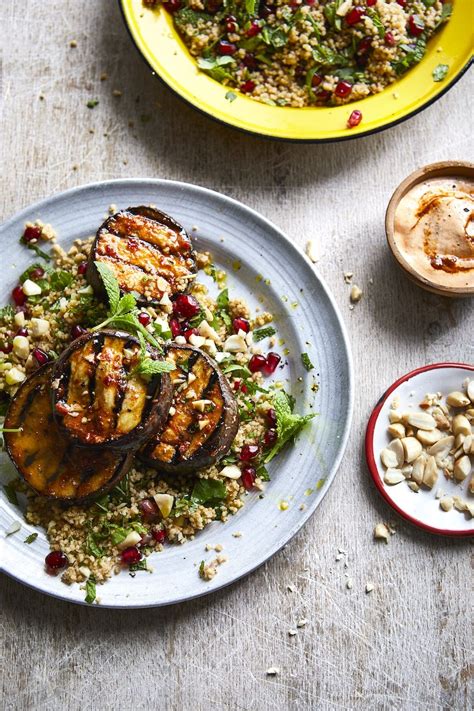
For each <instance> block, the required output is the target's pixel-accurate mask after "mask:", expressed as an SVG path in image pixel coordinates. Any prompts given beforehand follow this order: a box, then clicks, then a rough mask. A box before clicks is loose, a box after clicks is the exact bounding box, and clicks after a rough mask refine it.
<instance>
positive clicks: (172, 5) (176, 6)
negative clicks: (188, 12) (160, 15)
mask: <svg viewBox="0 0 474 711" xmlns="http://www.w3.org/2000/svg"><path fill="white" fill-rule="evenodd" d="M163 7H164V8H165V10H166V11H167V12H169V13H171V14H173V13H174V12H178V10H180V9H181V0H167V2H164V3H163Z"/></svg>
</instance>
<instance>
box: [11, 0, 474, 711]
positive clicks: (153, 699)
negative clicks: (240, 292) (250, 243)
mask: <svg viewBox="0 0 474 711" xmlns="http://www.w3.org/2000/svg"><path fill="white" fill-rule="evenodd" d="M0 13H1V14H0V18H1V26H2V36H3V38H4V46H3V76H2V100H3V101H2V103H3V120H2V131H1V147H2V155H3V170H2V179H1V180H2V183H1V185H2V198H3V200H2V210H1V212H2V218H6V217H7V216H9V215H10V214H12V213H13V212H15V211H16V210H18V209H20V208H21V207H23V206H25V205H27V204H28V203H31V202H32V201H34V200H36V199H39V198H42V197H45V196H47V195H49V194H51V193H53V192H55V191H59V190H62V189H64V188H68V187H71V186H74V185H78V184H81V183H85V182H90V181H94V180H103V179H109V178H118V177H130V176H133V177H165V178H176V179H181V180H184V181H189V182H194V183H198V184H201V185H205V186H208V187H211V188H214V189H217V190H219V191H221V192H225V193H227V194H229V195H232V196H233V197H235V198H238V199H241V200H243V201H244V202H246V203H247V204H249V205H251V206H252V207H255V208H257V209H259V210H260V211H261V212H262V213H263V214H265V215H267V216H268V217H270V218H271V219H272V220H273V221H274V222H276V223H277V224H278V225H279V226H280V227H281V228H283V229H284V230H285V231H286V232H287V233H288V234H289V235H290V236H291V237H292V239H294V240H295V242H297V243H298V244H300V245H303V244H304V242H305V241H306V239H307V238H308V237H312V238H315V239H317V240H318V241H319V242H320V244H321V247H322V251H323V258H322V259H321V262H320V266H319V268H320V271H321V274H322V275H323V276H324V278H325V279H326V281H327V283H328V284H329V286H330V288H331V289H332V291H333V293H334V294H335V297H336V299H337V301H338V303H339V304H340V307H341V309H342V312H343V314H344V316H345V318H346V321H347V324H348V328H349V331H350V335H351V338H352V344H353V350H354V359H355V368H356V379H357V398H356V410H355V418H354V425H353V430H352V436H351V440H350V444H349V447H348V450H347V454H346V456H345V459H344V463H343V465H342V467H341V470H340V472H339V475H338V477H337V480H336V482H335V484H334V486H333V487H332V489H331V491H330V492H329V494H328V496H327V498H326V499H325V501H324V503H323V505H322V506H321V508H320V509H318V512H317V514H316V515H315V516H314V517H313V519H312V521H311V522H310V523H309V524H308V525H307V526H306V527H305V529H304V530H303V532H302V533H301V534H300V535H299V536H298V537H297V539H296V540H294V541H293V542H291V543H290V544H289V545H288V546H287V547H286V549H285V550H284V551H283V552H282V553H280V554H279V555H277V556H276V557H275V558H274V559H273V560H272V561H270V562H269V563H268V564H267V565H265V566H264V567H263V568H262V569H260V570H259V571H257V572H256V573H254V574H253V575H252V576H250V577H249V578H247V579H246V580H244V581H241V582H239V583H237V584H236V585H234V586H233V587H232V588H230V589H228V590H225V591H224V592H222V593H220V594H216V595H214V596H211V597H209V598H207V599H203V600H200V601H198V602H192V603H189V604H184V605H181V606H179V607H172V608H169V609H163V610H150V611H136V612H119V611H117V612H113V611H106V610H99V609H85V608H78V607H74V606H72V605H67V604H65V603H61V602H57V601H55V600H52V599H49V598H46V597H42V596H40V595H39V594H38V593H36V592H32V591H30V590H28V589H26V588H24V587H22V586H21V585H19V584H17V583H15V582H13V581H11V580H9V579H7V578H6V577H1V578H0V600H1V609H0V637H1V640H2V641H1V646H0V668H1V675H0V689H1V691H0V707H1V708H3V709H5V710H7V709H8V710H13V709H21V710H23V709H35V710H38V711H43V710H44V711H46V710H48V711H51V710H52V709H63V708H68V709H71V711H72V710H75V709H81V710H82V711H88V710H89V709H91V710H92V709H115V710H117V709H120V710H121V709H124V710H125V709H130V708H135V709H148V708H157V709H173V710H175V709H176V710H181V709H194V710H195V711H201V710H203V711H204V710H205V709H209V708H211V709H224V710H227V709H228V710H229V711H230V710H232V711H234V710H235V709H239V710H240V709H242V710H244V709H245V710H247V709H252V710H255V709H257V710H259V711H260V710H262V711H264V710H265V711H266V710H267V709H268V710H275V711H277V710H280V709H292V711H293V710H296V709H297V710H301V711H302V710H303V709H366V708H369V709H409V710H411V709H416V710H418V709H420V710H421V709H429V710H430V711H435V710H436V711H437V710H440V711H441V710H444V709H467V708H470V706H471V702H472V697H471V698H470V697H469V676H470V673H472V666H471V667H470V666H469V664H470V661H471V659H472V657H471V656H470V648H471V646H472V645H471V643H472V634H471V632H472V625H471V620H470V604H469V592H470V589H471V583H472V577H471V575H472V574H471V571H470V567H469V550H470V549H469V546H468V544H467V543H466V542H462V541H459V542H455V541H447V540H442V539H440V538H433V537H430V536H429V535H426V534H423V533H422V532H420V531H417V530H415V529H413V528H411V527H410V526H408V525H406V524H404V523H402V522H400V521H398V522H397V534H396V535H395V536H394V537H393V539H392V540H391V542H390V544H389V545H388V546H385V545H383V544H382V545H380V544H375V543H374V542H373V540H372V529H373V526H374V524H375V523H376V522H378V521H380V520H394V518H395V517H394V515H392V514H391V512H390V510H389V509H388V508H387V507H386V506H385V505H384V504H383V503H382V501H381V500H380V499H379V497H378V495H377V494H376V492H375V490H374V488H373V486H372V485H371V483H370V481H369V478H368V474H367V471H366V467H365V465H364V460H363V454H362V438H363V433H364V428H365V423H366V421H367V417H368V414H369V412H370V410H371V408H372V407H373V405H374V402H375V401H376V399H377V398H378V397H379V395H380V394H381V393H382V391H383V390H384V388H385V387H386V386H387V385H388V384H389V383H391V382H392V381H393V380H394V379H395V378H396V377H397V376H398V375H400V374H401V373H403V372H405V371H406V370H408V369H410V368H413V367H416V366H419V365H422V364H424V363H427V362H432V361H439V360H461V361H468V362H473V361H474V352H473V351H474V343H473V338H472V333H473V332H474V316H473V308H472V301H458V302H454V301H446V300H443V299H441V298H439V297H436V296H431V295H428V294H424V293H423V292H421V291H419V290H418V289H417V288H416V287H415V286H412V285H411V284H410V283H409V282H408V281H407V280H406V279H405V278H404V276H403V275H402V274H401V273H400V272H399V271H398V270H397V268H396V267H395V266H394V265H393V264H392V262H391V260H390V258H389V255H388V254H387V250H386V247H385V243H384V228H383V217H384V210H385V206H386V204H387V200H388V198H389V196H390V194H391V192H392V190H393V189H394V188H395V186H396V185H397V184H398V182H399V181H400V180H401V179H402V178H403V177H404V176H405V175H407V174H408V173H409V172H410V171H412V170H413V169H414V168H416V167H418V166H420V165H422V164H424V163H428V162H432V161H435V160H440V159H449V158H457V159H467V158H468V157H469V155H470V156H471V157H472V148H473V141H472V115H473V100H472V96H473V79H472V74H471V75H470V76H469V75H468V76H466V77H465V78H463V79H462V80H461V81H460V82H459V84H458V85H457V86H456V87H455V88H454V89H453V90H452V91H451V92H450V93H449V94H448V95H447V96H445V97H444V98H442V99H441V100H440V101H439V102H438V103H436V104H435V105H434V106H432V107H431V108H429V109H427V110H426V111H425V112H423V113H422V114H420V115H419V116H417V117H416V118H414V119H412V120H411V121H409V122H407V123H405V124H403V125H401V126H398V127H396V128H394V129H392V130H390V131H388V132H385V133H381V134H378V135H375V136H372V137H369V138H366V139H362V140H359V141H357V142H352V143H344V144H336V145H323V146H311V145H287V144H281V143H275V142H272V141H264V140H260V139H258V138H253V137H249V136H245V135H242V134H240V133H237V132H235V131H233V130H231V129H229V128H225V127H223V126H220V125H217V124H215V123H213V122H211V121H210V120H208V119H206V118H205V117H203V116H201V115H199V114H198V113H196V112H195V111H193V110H192V109H191V108H189V107H188V106H185V105H184V104H182V103H181V102H180V101H179V100H178V99H177V98H175V97H174V96H172V95H171V94H170V93H169V92H168V91H167V90H166V89H165V88H163V87H162V86H161V85H160V83H159V82H158V81H156V80H155V79H154V78H153V77H152V76H151V74H150V72H149V70H148V69H147V67H146V66H145V64H144V63H143V62H142V60H141V59H140V57H139V56H138V55H137V53H136V51H135V49H134V47H133V46H132V43H131V41H130V39H129V37H128V35H127V32H126V30H125V28H124V27H123V25H122V22H121V18H120V14H119V11H118V8H117V3H116V2H114V1H112V0H109V2H90V0H89V1H87V0H75V1H74V2H69V3H65V2H63V1H61V0H48V2H47V3H43V2H38V1H37V0H36V1H35V0H25V1H24V2H22V3H16V2H12V1H11V0H6V1H4V2H2V3H1V7H0ZM70 40H77V47H76V48H75V49H73V48H70V46H69V42H70ZM103 72H106V73H107V74H108V77H109V78H108V79H107V80H105V81H100V75H101V74H102V73H103ZM113 89H120V90H122V91H123V95H122V97H121V98H117V97H114V96H113V95H112V90H113ZM40 95H43V96H44V98H43V99H42V100H41V98H40ZM96 97H97V98H99V100H100V103H99V105H98V106H97V107H96V108H95V109H93V110H90V109H87V108H86V102H87V101H88V100H89V99H91V98H96ZM344 269H350V270H351V271H353V272H354V274H355V277H354V280H355V282H356V283H358V284H359V285H360V286H361V287H362V288H363V289H364V298H363V300H362V302H361V303H360V304H358V305H357V307H356V308H355V309H354V310H353V311H350V310H349V293H348V292H349V287H348V286H347V285H346V284H344V281H343V278H342V272H343V270H344ZM245 544H246V545H252V542H251V541H246V542H245ZM254 545H258V542H255V543H254ZM338 546H341V547H343V548H344V549H346V550H347V552H348V557H347V561H348V568H347V569H344V568H343V562H342V561H341V562H336V561H335V555H336V554H337V547H338ZM345 573H349V574H350V576H351V577H352V578H353V580H354V586H353V589H352V590H348V589H347V588H346V587H345V581H346V578H345ZM369 580H370V581H372V582H373V583H374V584H375V589H374V591H373V592H372V593H371V594H370V595H367V594H366V593H365V592H364V588H365V584H366V582H367V581H369ZM289 583H291V584H293V585H294V586H295V588H296V591H295V592H290V591H288V589H287V585H288V584H289ZM302 616H304V617H306V618H307V620H308V623H307V625H306V626H305V627H304V628H301V629H299V630H298V634H297V635H296V636H294V637H291V638H290V637H289V636H288V630H289V629H290V628H291V627H294V625H295V623H296V621H297V620H298V619H299V618H300V617H302ZM272 665H275V666H279V667H280V668H281V673H280V675H279V676H277V677H275V678H269V677H266V675H265V670H266V669H267V668H268V667H270V666H272Z"/></svg>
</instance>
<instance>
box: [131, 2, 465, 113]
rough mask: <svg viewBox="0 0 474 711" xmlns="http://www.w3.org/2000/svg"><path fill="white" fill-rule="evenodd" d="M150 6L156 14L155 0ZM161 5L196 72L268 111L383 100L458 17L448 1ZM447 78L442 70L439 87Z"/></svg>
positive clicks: (231, 95)
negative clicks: (444, 27) (453, 15)
mask: <svg viewBox="0 0 474 711" xmlns="http://www.w3.org/2000/svg"><path fill="white" fill-rule="evenodd" d="M145 4H146V5H148V6H158V4H159V0H145ZM162 5H163V7H164V8H165V9H166V10H167V11H168V12H169V13H171V14H172V16H173V21H174V24H175V26H176V28H177V30H178V32H179V33H180V35H181V37H182V38H183V41H184V42H185V44H186V46H187V47H188V49H189V51H190V53H191V54H192V55H193V56H194V57H195V58H196V60H197V64H198V66H199V68H200V69H201V70H202V71H203V72H206V73H207V74H208V75H209V76H211V77H212V78H214V79H215V80H216V81H219V82H221V83H222V84H225V85H226V86H228V87H229V92H228V93H227V95H226V98H227V99H228V100H229V101H233V100H235V99H236V98H237V95H236V94H235V93H234V92H233V91H232V89H236V90H238V91H240V92H241V93H244V94H246V95H248V96H250V97H251V98H253V99H256V100H257V101H261V102H263V103H266V104H271V105H276V106H293V107H304V106H333V105H335V106H337V105H340V104H347V103H349V102H352V101H358V100H359V99H363V98H365V97H367V96H370V95H371V94H377V93H378V92H380V91H382V90H383V89H384V88H385V87H386V86H388V85H390V84H392V83H393V82H394V81H396V80H397V79H398V78H399V77H400V76H401V75H403V74H404V73H405V72H406V71H408V70H409V69H410V68H411V67H413V66H414V65H415V64H417V63H418V62H420V61H421V60H422V58H423V56H424V54H425V50H426V45H427V42H428V40H429V39H430V38H431V37H432V36H433V34H434V33H435V32H436V31H437V30H438V28H439V27H440V26H441V25H442V24H443V23H444V22H446V21H448V20H449V17H450V15H451V12H452V3H450V2H445V1H444V0H330V1H329V0H291V1H290V2H288V0H275V2H272V1H270V2H268V3H266V2H263V1H262V2H259V1H258V0H224V1H223V2H222V1H221V0H166V1H164V2H162ZM447 71H448V66H447V65H442V64H440V65H439V66H438V67H437V68H436V69H435V71H434V73H433V79H434V81H439V80H440V79H442V78H443V77H444V76H445V75H446V73H447ZM357 119H358V117H357V116H356V117H354V118H353V122H356V121H357ZM359 120H360V119H359ZM353 125H356V124H355V123H354V124H353Z"/></svg>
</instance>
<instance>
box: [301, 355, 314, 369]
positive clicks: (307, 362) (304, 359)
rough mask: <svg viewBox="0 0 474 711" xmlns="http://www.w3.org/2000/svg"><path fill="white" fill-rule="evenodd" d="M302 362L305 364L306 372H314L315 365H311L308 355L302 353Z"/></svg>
mask: <svg viewBox="0 0 474 711" xmlns="http://www.w3.org/2000/svg"><path fill="white" fill-rule="evenodd" d="M301 362H302V363H303V365H304V367H305V368H306V370H307V371H308V372H309V371H310V370H313V368H314V365H313V364H312V363H311V361H310V359H309V355H308V354H307V353H302V354H301Z"/></svg>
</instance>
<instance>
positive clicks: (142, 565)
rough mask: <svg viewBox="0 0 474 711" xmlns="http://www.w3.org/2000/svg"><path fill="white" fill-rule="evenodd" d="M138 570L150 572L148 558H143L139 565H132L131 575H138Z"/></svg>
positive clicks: (130, 567) (130, 568)
mask: <svg viewBox="0 0 474 711" xmlns="http://www.w3.org/2000/svg"><path fill="white" fill-rule="evenodd" d="M137 570H148V566H147V564H146V558H142V560H140V561H139V562H138V563H132V565H130V566H129V571H130V572H131V573H136V572H137Z"/></svg>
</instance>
